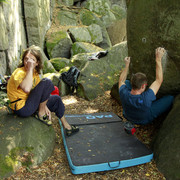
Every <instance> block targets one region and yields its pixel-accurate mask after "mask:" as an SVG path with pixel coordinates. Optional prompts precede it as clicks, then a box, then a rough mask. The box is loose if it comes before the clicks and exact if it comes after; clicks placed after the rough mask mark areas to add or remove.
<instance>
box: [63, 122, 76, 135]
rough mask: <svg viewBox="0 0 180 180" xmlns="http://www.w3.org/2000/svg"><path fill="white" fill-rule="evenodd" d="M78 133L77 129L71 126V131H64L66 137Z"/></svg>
mask: <svg viewBox="0 0 180 180" xmlns="http://www.w3.org/2000/svg"><path fill="white" fill-rule="evenodd" d="M78 131H79V128H78V127H77V126H74V125H73V126H71V129H70V130H69V129H65V133H66V135H67V136H71V135H73V134H75V133H77V132H78Z"/></svg>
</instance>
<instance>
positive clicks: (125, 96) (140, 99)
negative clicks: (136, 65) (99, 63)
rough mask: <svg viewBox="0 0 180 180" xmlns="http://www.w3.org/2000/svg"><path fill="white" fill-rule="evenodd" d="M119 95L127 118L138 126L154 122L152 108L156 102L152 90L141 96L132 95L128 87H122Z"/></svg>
mask: <svg viewBox="0 0 180 180" xmlns="http://www.w3.org/2000/svg"><path fill="white" fill-rule="evenodd" d="M119 95H120V99H121V103H122V106H123V113H124V116H125V118H127V119H128V120H129V121H131V122H134V123H136V124H146V123H148V121H150V120H152V116H151V112H150V108H151V104H152V101H154V100H156V96H155V94H154V92H153V90H152V89H148V90H147V91H144V92H143V93H142V94H140V95H132V94H131V93H130V90H129V89H128V88H127V86H126V85H122V86H121V87H120V89H119Z"/></svg>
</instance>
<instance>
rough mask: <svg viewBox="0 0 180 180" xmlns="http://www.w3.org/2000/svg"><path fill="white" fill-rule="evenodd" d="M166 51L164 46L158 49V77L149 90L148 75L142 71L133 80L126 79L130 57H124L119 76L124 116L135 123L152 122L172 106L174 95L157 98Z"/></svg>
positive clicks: (133, 76)
mask: <svg viewBox="0 0 180 180" xmlns="http://www.w3.org/2000/svg"><path fill="white" fill-rule="evenodd" d="M165 52H166V51H165V49H164V48H161V47H159V48H157V49H156V53H155V55H156V79H155V81H154V82H153V83H152V84H151V85H150V86H149V88H148V89H147V90H146V87H147V77H146V75H145V74H143V73H141V72H138V73H136V74H134V75H132V77H131V82H130V81H129V80H126V78H127V74H128V70H129V64H130V57H126V58H125V59H124V61H125V68H124V70H123V71H122V73H121V75H120V77H119V95H120V99H121V102H122V107H123V115H124V117H125V118H126V119H127V120H128V121H130V122H132V123H134V124H148V123H151V122H152V121H153V120H154V119H155V118H157V117H158V116H159V115H161V114H162V113H164V112H166V111H168V110H169V109H170V108H171V106H172V103H173V100H174V97H173V96H170V95H168V96H164V97H162V98H160V99H157V100H156V94H157V92H158V91H159V88H160V87H161V84H162V82H163V71H162V57H163V55H164V53H165Z"/></svg>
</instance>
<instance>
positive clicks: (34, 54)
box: [18, 48, 43, 74]
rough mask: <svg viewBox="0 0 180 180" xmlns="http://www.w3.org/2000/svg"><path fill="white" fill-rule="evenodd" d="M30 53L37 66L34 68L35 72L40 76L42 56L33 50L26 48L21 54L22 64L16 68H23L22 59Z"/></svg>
mask: <svg viewBox="0 0 180 180" xmlns="http://www.w3.org/2000/svg"><path fill="white" fill-rule="evenodd" d="M28 53H30V54H32V55H33V56H34V57H35V58H36V59H37V63H38V65H37V66H36V68H35V69H36V71H37V73H38V74H40V71H41V69H42V68H43V65H42V56H41V53H40V51H39V50H36V49H33V48H28V49H26V50H25V51H24V52H23V55H22V63H21V64H20V65H19V66H18V67H23V66H24V58H25V57H26V55H27V54H28Z"/></svg>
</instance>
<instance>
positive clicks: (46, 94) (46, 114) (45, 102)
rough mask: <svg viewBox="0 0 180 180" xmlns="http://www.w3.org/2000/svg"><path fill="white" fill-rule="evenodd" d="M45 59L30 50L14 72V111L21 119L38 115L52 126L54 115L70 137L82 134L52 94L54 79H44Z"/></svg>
mask: <svg viewBox="0 0 180 180" xmlns="http://www.w3.org/2000/svg"><path fill="white" fill-rule="evenodd" d="M41 69H42V58H41V54H40V52H39V51H38V50H36V49H33V48H29V49H27V50H26V51H25V52H24V53H23V55H22V64H21V65H20V66H19V67H18V68H17V69H16V70H15V71H14V72H13V73H12V75H11V78H10V79H9V81H8V85H7V95H8V98H9V100H10V101H11V103H10V105H9V106H10V108H11V109H12V110H13V112H14V113H15V114H17V115H18V116H21V117H28V116H31V115H33V114H35V117H36V118H37V119H38V120H40V121H42V122H44V123H45V124H47V125H51V124H52V122H51V112H55V114H56V116H57V117H58V118H59V119H60V120H61V122H62V124H63V126H64V128H65V131H66V134H67V135H68V136H70V135H72V134H74V133H75V132H78V131H79V128H78V127H76V126H70V125H69V124H68V122H67V121H66V119H65V117H64V112H65V107H64V104H63V102H62V100H61V97H60V96H58V95H50V94H51V92H52V91H54V85H53V83H52V82H51V80H49V79H47V78H43V79H42V80H40V76H39V74H40V71H41Z"/></svg>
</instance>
